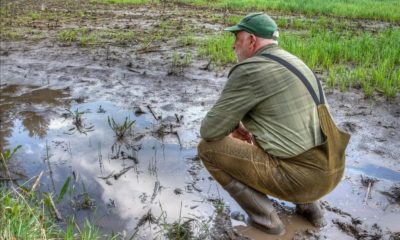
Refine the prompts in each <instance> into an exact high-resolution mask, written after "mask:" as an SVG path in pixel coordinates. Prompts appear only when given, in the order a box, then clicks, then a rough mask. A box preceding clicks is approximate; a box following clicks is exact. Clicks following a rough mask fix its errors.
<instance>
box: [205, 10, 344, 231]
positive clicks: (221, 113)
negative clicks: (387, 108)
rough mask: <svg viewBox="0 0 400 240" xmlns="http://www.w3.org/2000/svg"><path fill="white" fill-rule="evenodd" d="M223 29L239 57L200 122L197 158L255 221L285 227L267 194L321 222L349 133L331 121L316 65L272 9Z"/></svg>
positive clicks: (271, 228) (269, 227) (338, 176)
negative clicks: (292, 46) (283, 30)
mask: <svg viewBox="0 0 400 240" xmlns="http://www.w3.org/2000/svg"><path fill="white" fill-rule="evenodd" d="M225 30H226V31H229V32H232V33H234V34H235V37H236V39H235V43H234V45H233V49H234V51H235V53H236V55H237V58H238V64H236V65H235V66H233V68H232V69H231V70H230V72H229V76H228V80H227V82H226V84H225V86H224V89H223V91H222V93H221V96H220V97H219V99H218V100H217V102H216V103H215V105H214V106H213V107H212V108H211V110H210V111H209V112H208V113H207V115H206V117H205V118H204V120H203V121H202V124H201V130H200V133H201V137H202V140H201V141H200V143H199V145H198V154H199V157H200V158H201V160H202V162H203V163H204V165H205V167H206V168H207V170H208V171H209V172H210V174H211V175H212V176H213V178H214V179H215V180H216V181H218V183H219V184H221V185H222V187H223V188H224V189H225V190H226V191H228V192H229V194H230V195H231V196H232V197H233V198H234V199H235V200H236V201H237V202H238V204H239V205H240V206H241V207H242V208H243V209H244V210H245V211H246V213H247V214H248V216H249V218H248V223H249V224H250V225H252V226H254V227H257V228H259V229H261V230H263V231H264V232H266V233H269V234H282V233H283V232H284V226H283V224H282V222H281V220H280V219H279V216H278V215H277V213H276V211H275V210H274V207H273V205H272V202H271V200H270V199H269V198H268V197H267V195H269V196H273V197H276V198H279V199H282V200H285V201H290V202H293V203H295V204H296V210H297V212H298V213H299V214H301V215H303V216H304V217H305V218H307V219H308V220H309V221H310V222H311V223H312V224H313V225H314V226H316V227H322V226H324V225H325V224H326V222H325V220H324V216H323V212H322V209H321V207H320V204H319V202H318V199H320V198H321V197H322V196H324V195H325V194H327V193H329V192H330V191H332V190H333V189H334V188H335V187H336V185H337V184H338V182H339V181H340V179H341V178H342V175H343V171H344V165H345V149H346V146H347V143H348V141H349V138H350V136H349V135H348V134H346V133H343V132H341V131H340V130H338V128H337V127H336V125H335V123H334V122H333V121H332V119H331V116H330V114H329V112H328V110H327V107H326V105H325V96H324V93H323V90H322V88H321V84H320V83H319V81H318V79H317V78H316V76H315V75H314V74H313V72H312V71H311V70H310V69H309V68H308V67H307V66H306V65H305V64H304V63H303V62H302V61H301V60H300V59H299V58H297V57H296V56H294V55H292V54H290V53H289V52H287V51H285V50H283V49H282V48H280V47H279V46H278V42H277V40H278V29H277V25H276V24H275V22H274V21H273V20H272V19H271V18H270V17H269V16H268V15H266V14H264V13H252V14H249V15H247V16H246V17H244V18H243V19H242V20H241V21H240V22H239V23H238V24H237V25H235V26H232V27H229V28H226V29H225Z"/></svg>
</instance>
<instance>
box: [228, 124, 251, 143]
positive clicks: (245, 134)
mask: <svg viewBox="0 0 400 240" xmlns="http://www.w3.org/2000/svg"><path fill="white" fill-rule="evenodd" d="M229 136H230V137H233V138H237V139H240V140H243V141H246V142H248V143H251V144H253V136H252V135H251V133H250V132H249V131H248V130H247V129H246V128H245V127H244V125H243V123H242V122H239V126H238V127H237V128H236V129H235V130H233V132H231V134H230V135H229Z"/></svg>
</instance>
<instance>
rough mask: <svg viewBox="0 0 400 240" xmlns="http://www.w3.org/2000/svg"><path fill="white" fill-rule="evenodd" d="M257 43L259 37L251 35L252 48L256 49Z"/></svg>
mask: <svg viewBox="0 0 400 240" xmlns="http://www.w3.org/2000/svg"><path fill="white" fill-rule="evenodd" d="M256 42H257V37H256V35H254V34H250V46H252V47H255V45H256Z"/></svg>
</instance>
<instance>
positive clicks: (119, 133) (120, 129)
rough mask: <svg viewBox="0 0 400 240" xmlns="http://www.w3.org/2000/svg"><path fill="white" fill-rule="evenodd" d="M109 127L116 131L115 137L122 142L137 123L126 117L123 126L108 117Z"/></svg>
mask: <svg viewBox="0 0 400 240" xmlns="http://www.w3.org/2000/svg"><path fill="white" fill-rule="evenodd" d="M107 120H108V125H109V126H110V128H111V129H112V130H113V131H114V133H115V136H116V137H117V139H118V140H121V139H123V138H124V136H125V133H126V132H127V131H128V130H130V129H131V127H132V126H133V124H134V123H135V120H133V121H130V120H129V119H128V117H125V121H124V122H123V123H121V124H119V123H117V122H115V120H114V118H113V117H111V118H110V116H108V118H107Z"/></svg>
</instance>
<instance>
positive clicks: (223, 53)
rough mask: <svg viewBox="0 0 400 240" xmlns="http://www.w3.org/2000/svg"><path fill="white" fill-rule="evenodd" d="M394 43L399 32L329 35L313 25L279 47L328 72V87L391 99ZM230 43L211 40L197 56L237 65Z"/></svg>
mask: <svg viewBox="0 0 400 240" xmlns="http://www.w3.org/2000/svg"><path fill="white" fill-rule="evenodd" d="M321 22H322V21H321ZM320 24H321V23H320ZM394 39H400V29H398V28H396V29H393V28H388V29H384V30H382V31H380V32H377V33H371V32H364V31H339V30H337V31H335V30H333V31H331V30H326V29H324V28H321V27H320V26H319V25H318V24H316V25H315V27H313V28H311V30H309V31H301V32H297V33H296V32H284V33H283V34H281V37H280V39H279V44H280V46H281V47H282V48H284V49H286V50H288V51H289V52H291V53H293V54H294V55H296V56H298V57H300V58H301V59H302V60H304V62H305V63H306V64H307V65H308V66H309V67H310V68H311V69H314V70H316V69H322V70H324V71H327V72H328V73H329V78H328V83H329V86H331V87H339V88H340V89H341V90H343V91H344V90H346V89H347V88H349V87H361V88H362V89H363V90H364V92H365V94H366V96H370V95H372V93H373V92H380V93H383V94H384V95H385V96H386V97H388V98H391V97H395V96H396V95H397V94H398V93H399V91H400V77H399V76H400V68H399V64H400V41H395V40H394ZM233 41H234V36H233V34H229V33H222V34H219V35H217V36H211V37H209V38H207V39H205V40H204V41H203V42H202V43H201V44H200V46H199V48H198V55H199V56H200V57H207V58H210V59H211V60H212V61H213V62H214V63H216V64H217V65H225V64H232V63H236V57H235V55H234V52H233V50H232V44H233Z"/></svg>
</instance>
